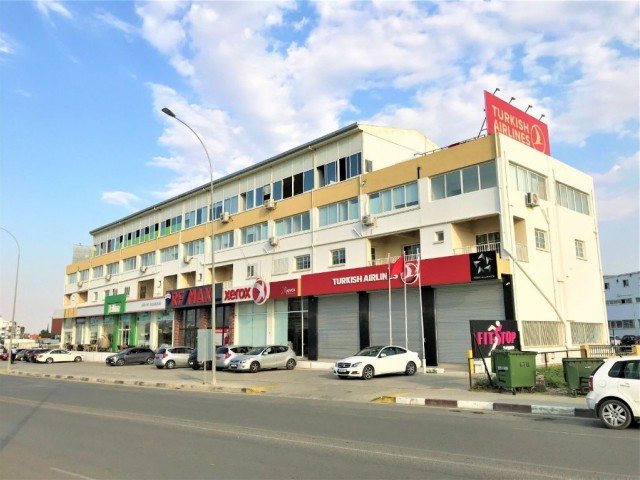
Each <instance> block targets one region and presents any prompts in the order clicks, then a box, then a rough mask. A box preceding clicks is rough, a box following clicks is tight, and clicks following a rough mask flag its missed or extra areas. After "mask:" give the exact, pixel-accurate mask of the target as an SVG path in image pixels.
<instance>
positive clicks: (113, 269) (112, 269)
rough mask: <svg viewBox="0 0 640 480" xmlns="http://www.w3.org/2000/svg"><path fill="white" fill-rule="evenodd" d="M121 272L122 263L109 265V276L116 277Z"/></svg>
mask: <svg viewBox="0 0 640 480" xmlns="http://www.w3.org/2000/svg"><path fill="white" fill-rule="evenodd" d="M119 271H120V263H118V262H114V263H110V264H108V265H107V275H115V274H116V273H118V272H119Z"/></svg>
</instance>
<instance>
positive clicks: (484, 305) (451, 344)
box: [436, 282, 504, 364]
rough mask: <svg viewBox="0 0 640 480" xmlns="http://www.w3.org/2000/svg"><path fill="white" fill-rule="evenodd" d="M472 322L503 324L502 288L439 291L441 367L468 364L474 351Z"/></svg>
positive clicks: (495, 285)
mask: <svg viewBox="0 0 640 480" xmlns="http://www.w3.org/2000/svg"><path fill="white" fill-rule="evenodd" d="M469 320H504V298H503V294H502V284H501V283H498V282H491V283H488V282H487V283H482V285H477V284H476V285H473V284H471V285H470V284H465V285H456V286H447V287H438V288H436V328H437V335H438V339H437V342H438V363H439V364H440V363H465V362H466V361H467V350H469V349H470V348H471V344H470V342H471V335H470V333H469Z"/></svg>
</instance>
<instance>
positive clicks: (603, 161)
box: [0, 1, 640, 332]
mask: <svg viewBox="0 0 640 480" xmlns="http://www.w3.org/2000/svg"><path fill="white" fill-rule="evenodd" d="M639 20H640V13H639V4H638V2H636V1H633V2H608V1H607V2H595V1H589V2H584V3H582V2H573V1H563V2H401V1H393V2H392V1H379V2H338V1H330V2H301V3H298V2H267V1H260V2H240V1H235V2H217V1H209V2H168V1H156V2H130V1H111V2H100V1H91V2H86V1H80V2H72V1H69V2H67V1H64V2H62V1H60V2H58V1H43V2H28V1H16V2H6V1H5V2H0V79H1V84H0V227H2V228H5V229H6V230H9V231H10V232H11V233H12V234H13V235H14V236H15V237H16V239H17V241H18V244H19V246H20V269H19V270H20V273H19V281H18V295H17V301H16V315H15V318H16V321H17V322H18V323H19V324H21V325H24V326H26V328H27V330H29V331H38V332H39V331H40V330H41V329H43V328H45V327H46V326H47V325H48V324H49V322H50V319H51V316H52V314H53V311H54V310H56V309H59V308H61V306H62V294H63V285H64V279H65V276H64V268H65V266H66V265H67V264H69V263H71V260H72V250H73V245H75V244H84V245H90V244H91V243H92V242H91V236H90V235H89V232H90V231H91V230H93V229H95V228H98V227H101V226H103V225H105V224H107V223H110V222H112V221H114V220H117V219H118V218H121V217H124V216H126V215H129V214H131V213H133V212H135V211H137V210H139V209H142V208H145V207H147V206H149V205H152V204H154V203H157V202H159V201H161V200H163V199H166V198H168V197H171V196H174V195H177V194H180V193H182V192H185V191H187V190H189V189H191V188H194V187H196V186H198V185H202V184H205V183H207V182H208V179H209V167H208V164H207V162H206V160H205V159H204V158H203V152H202V147H201V146H200V145H199V144H198V143H197V141H195V139H194V137H193V135H192V134H191V133H190V132H189V131H188V130H186V129H185V128H184V126H182V125H180V124H179V123H178V122H175V121H172V119H170V118H169V117H167V116H165V115H164V114H162V113H161V112H160V109H161V108H162V107H165V106H166V107H169V108H171V109H172V110H173V111H174V112H176V114H177V115H178V116H179V117H180V118H182V119H183V120H184V121H186V122H187V123H188V124H190V125H191V126H192V127H193V128H194V129H195V130H196V131H198V133H199V134H200V135H201V137H202V138H203V140H204V142H205V143H206V145H207V148H208V150H209V153H210V154H211V157H212V161H213V164H214V175H215V176H216V177H218V176H222V175H226V174H228V173H232V172H235V171H237V170H239V169H241V168H244V167H246V166H249V165H251V164H252V163H255V162H259V161H262V160H264V159H266V158H268V157H270V156H272V155H275V154H277V153H280V152H282V151H284V150H286V149H289V148H292V147H295V146H297V145H300V144H303V143H305V142H307V141H309V140H312V139H313V138H316V137H318V136H321V135H324V134H327V133H330V132H332V131H334V130H336V129H338V128H340V127H343V126H345V125H347V124H350V123H352V122H355V121H357V122H362V123H372V124H379V125H389V126H395V127H404V128H414V129H417V130H419V131H420V132H422V133H424V134H425V135H427V136H428V137H429V138H431V139H432V140H433V141H434V142H436V143H437V144H439V145H443V146H444V145H448V144H450V143H454V142H457V141H460V140H464V139H468V138H471V137H474V136H476V135H477V134H478V132H479V129H480V126H481V124H482V120H483V117H484V112H483V108H484V105H483V91H484V90H489V91H490V92H493V91H494V89H495V88H500V92H498V93H497V95H498V96H500V97H501V98H503V99H505V100H507V101H508V100H509V99H510V98H511V97H515V100H514V101H513V104H514V105H515V106H517V107H519V108H521V109H523V110H525V109H526V108H527V106H528V105H532V108H531V109H530V110H529V113H530V114H532V115H534V116H536V117H539V116H540V115H542V114H544V115H545V117H544V121H546V122H547V123H548V125H549V132H550V138H551V154H552V156H554V157H555V158H558V159H559V160H561V161H563V162H565V163H568V164H570V165H572V166H574V167H575V168H577V169H579V170H582V171H585V172H587V173H589V174H591V175H592V176H593V177H594V179H595V185H596V208H597V215H598V221H599V232H600V240H601V254H602V264H603V271H604V273H605V274H617V273H624V272H631V271H638V270H640V261H639V244H640V240H639V238H638V237H639V230H640V226H639V211H638V210H639V204H640V201H639V193H638V190H639V177H640V175H639V171H638V166H639V158H640V157H639V138H638V135H639V125H638V117H639V105H640V101H639V93H638V92H639V89H640V67H639V60H638V58H639V57H638V54H639V46H640V32H639V27H638V25H640V23H639ZM16 261H17V248H16V244H15V242H14V240H13V239H12V238H11V236H10V235H8V234H7V233H5V232H3V231H0V315H1V316H3V317H4V318H5V319H10V318H11V315H12V313H11V312H12V303H13V290H14V285H15V272H16Z"/></svg>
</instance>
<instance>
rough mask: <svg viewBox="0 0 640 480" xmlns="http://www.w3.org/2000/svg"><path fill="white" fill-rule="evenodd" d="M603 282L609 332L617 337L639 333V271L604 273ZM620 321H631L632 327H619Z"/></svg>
mask: <svg viewBox="0 0 640 480" xmlns="http://www.w3.org/2000/svg"><path fill="white" fill-rule="evenodd" d="M604 283H605V291H604V292H605V298H606V301H607V319H608V321H609V333H610V334H611V335H615V336H617V337H622V336H623V335H640V272H631V273H623V274H620V275H605V276H604ZM623 301H624V302H625V303H621V302H623ZM622 321H626V322H625V323H626V324H628V323H629V321H632V322H633V327H623V328H619V327H618V322H622ZM612 322H615V323H612Z"/></svg>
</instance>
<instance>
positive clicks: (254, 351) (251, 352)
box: [245, 347, 267, 355]
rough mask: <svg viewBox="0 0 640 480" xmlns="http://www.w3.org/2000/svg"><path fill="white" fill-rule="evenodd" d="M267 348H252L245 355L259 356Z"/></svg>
mask: <svg viewBox="0 0 640 480" xmlns="http://www.w3.org/2000/svg"><path fill="white" fill-rule="evenodd" d="M265 348H267V347H253V348H252V349H251V350H249V351H248V352H247V353H246V354H245V355H260V354H261V353H262V352H263V351H264V349H265Z"/></svg>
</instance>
